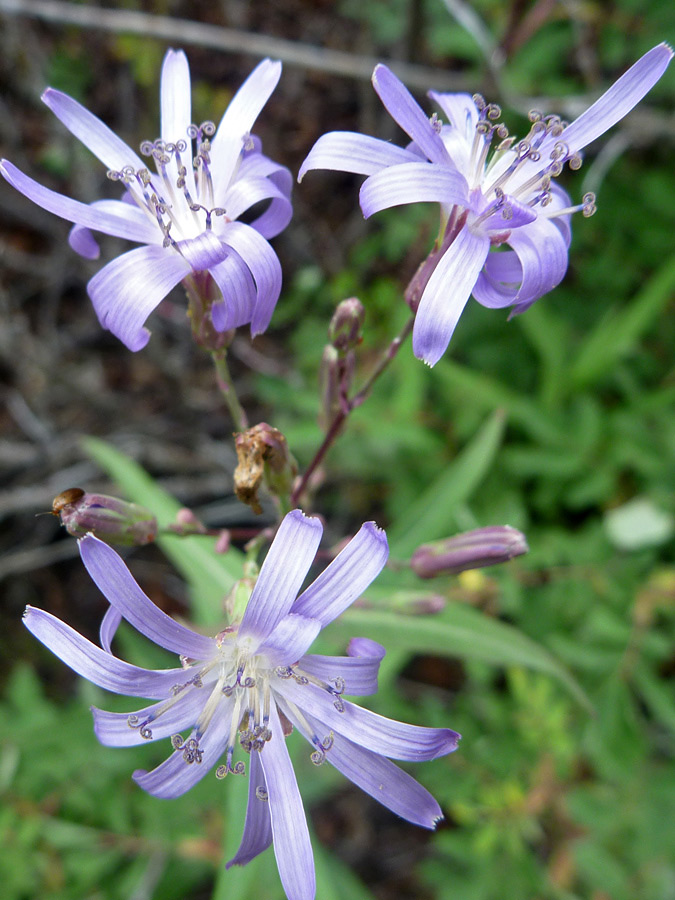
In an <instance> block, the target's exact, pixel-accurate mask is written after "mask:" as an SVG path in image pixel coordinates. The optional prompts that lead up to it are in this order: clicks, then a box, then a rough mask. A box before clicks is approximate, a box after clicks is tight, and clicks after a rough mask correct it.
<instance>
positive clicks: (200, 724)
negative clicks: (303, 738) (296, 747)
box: [127, 627, 346, 799]
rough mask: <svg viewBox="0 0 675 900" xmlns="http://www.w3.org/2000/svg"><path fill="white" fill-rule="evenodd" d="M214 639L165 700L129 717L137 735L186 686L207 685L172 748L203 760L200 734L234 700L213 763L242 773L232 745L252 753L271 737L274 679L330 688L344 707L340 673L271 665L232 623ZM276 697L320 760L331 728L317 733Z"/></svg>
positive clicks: (220, 770)
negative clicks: (186, 730) (327, 676)
mask: <svg viewBox="0 0 675 900" xmlns="http://www.w3.org/2000/svg"><path fill="white" fill-rule="evenodd" d="M216 643H217V647H218V652H217V654H216V655H214V657H213V658H212V659H210V660H208V661H206V662H203V663H195V662H191V661H188V660H186V659H183V664H184V665H185V666H186V667H188V668H192V667H194V668H196V669H198V670H197V671H196V674H195V675H194V676H193V677H192V678H190V679H189V680H188V681H186V682H185V683H183V684H177V685H174V687H173V688H172V689H171V696H170V697H169V698H168V699H167V700H166V701H165V702H164V703H162V704H161V705H159V706H158V707H157V708H156V709H155V710H154V711H153V712H152V713H151V714H149V715H148V716H146V717H145V718H144V719H143V720H142V721H141V720H140V718H139V717H138V716H137V715H133V714H132V715H130V716H129V717H128V719H127V721H128V724H129V727H130V728H136V729H139V733H140V735H141V737H143V738H144V739H146V740H152V737H153V735H152V727H151V726H152V724H153V722H156V721H157V719H158V718H159V717H160V716H162V715H163V714H164V713H166V712H167V711H168V710H169V709H171V708H172V707H173V706H174V705H175V704H176V703H177V702H178V701H179V700H180V699H182V698H184V697H185V695H186V692H188V691H195V690H200V691H204V693H205V694H206V693H207V690H208V696H206V697H205V702H204V705H203V706H202V708H201V711H200V713H199V715H198V717H197V720H196V722H195V724H194V727H193V730H192V734H191V735H190V737H189V738H188V739H184V738H183V737H182V735H180V734H174V735H172V737H171V744H172V746H173V748H174V750H179V751H182V755H183V760H184V761H185V763H186V764H188V765H192V764H193V763H197V764H199V763H201V762H202V759H203V752H204V751H203V749H202V747H201V741H202V738H203V736H204V734H205V733H206V730H207V728H208V727H209V725H210V723H211V721H212V719H213V717H214V715H215V713H216V712H217V710H218V709H219V707H220V705H221V704H222V703H223V702H224V701H225V700H229V701H230V702H231V703H232V704H233V705H232V715H231V720H230V729H229V733H228V737H227V744H226V747H225V750H224V756H225V762H224V763H222V764H221V765H219V766H218V767H217V768H216V770H215V775H216V778H225V777H226V776H227V775H228V774H230V773H231V774H235V775H244V774H245V772H246V767H245V764H244V763H243V762H236V763H235V762H234V752H235V749H236V746H237V744H239V746H240V747H241V748H242V749H243V750H244V751H245V752H246V753H248V754H251V753H252V752H254V751H256V752H261V751H262V750H263V749H264V747H265V744H266V743H267V742H268V741H269V740H271V738H272V731H271V729H270V704H271V703H272V702H273V701H274V700H275V698H274V685H275V682H276V681H277V680H281V681H286V680H288V679H293V680H294V681H295V682H296V684H299V685H303V686H304V685H313V686H314V687H318V688H320V689H321V690H322V691H325V692H326V693H327V694H328V696H329V697H330V700H331V702H332V704H333V706H334V707H335V709H336V710H337V711H338V712H339V713H342V712H344V711H345V703H344V700H343V699H342V695H343V694H344V691H345V687H346V685H345V681H344V679H343V678H341V677H339V676H336V677H335V678H333V679H331V680H330V681H329V682H326V681H323V680H322V679H320V678H318V677H316V676H315V675H312V674H311V673H308V672H304V671H303V670H302V669H301V668H299V667H298V666H297V665H293V666H276V667H271V666H270V665H269V663H268V661H267V659H266V658H265V657H264V655H262V654H256V655H250V654H249V651H248V648H247V647H245V646H242V643H241V642H239V643H238V642H237V633H236V628H232V627H230V628H227V629H225V630H224V631H222V632H221V633H220V634H219V635H218V637H217V638H216ZM280 702H281V703H282V705H284V706H285V707H286V708H287V709H288V710H289V714H290V715H292V717H293V719H294V721H295V722H297V723H298V725H299V727H300V728H301V729H302V730H303V731H304V733H305V734H306V735H307V736H308V737H309V738H310V740H311V741H312V743H313V744H314V747H315V749H314V751H313V752H312V753H311V756H310V758H311V760H312V762H313V763H314V764H315V765H317V766H318V765H321V764H322V763H323V762H324V760H325V759H326V753H327V751H329V750H330V748H331V747H332V746H333V741H334V736H333V732H330V734H328V735H327V736H323V737H320V736H319V735H318V734H316V732H315V731H314V729H313V728H312V727H311V726H310V724H309V723H308V722H307V720H306V718H305V717H304V716H303V714H302V712H301V711H300V709H299V708H298V707H297V706H296V704H295V703H293V702H292V701H290V700H289V699H288V698H286V697H283V698H282V699H280ZM279 712H280V715H281V718H282V722H286V721H287V720H286V718H285V716H284V715H283V713H282V712H281V711H279ZM287 724H288V730H287V729H286V727H284V733H285V734H289V733H290V730H292V726H291V725H290V723H288V722H287ZM261 799H262V798H261Z"/></svg>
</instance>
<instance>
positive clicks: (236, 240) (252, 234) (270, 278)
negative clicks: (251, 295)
mask: <svg viewBox="0 0 675 900" xmlns="http://www.w3.org/2000/svg"><path fill="white" fill-rule="evenodd" d="M222 239H223V241H224V242H225V243H226V244H227V245H228V246H229V247H232V249H233V250H234V251H236V252H237V253H238V254H239V256H241V258H242V259H243V260H244V262H245V263H246V265H247V266H248V267H249V269H250V270H251V274H252V275H253V278H254V280H255V283H256V290H257V298H256V304H255V309H254V311H253V317H252V319H251V334H252V336H253V337H255V335H256V334H261V333H262V332H263V331H264V330H265V329H266V328H267V326H268V325H269V322H270V319H271V318H272V313H273V312H274V307H275V306H276V302H277V300H278V299H279V294H280V293H281V264H280V263H279V259H278V257H277V255H276V253H275V252H274V250H272V248H271V247H270V245H269V244H268V243H267V241H266V240H265V238H263V237H262V236H261V235H260V234H258V232H257V231H255V230H254V229H253V228H251V226H250V225H244V224H242V223H241V222H230V223H229V224H228V225H227V227H226V229H225V230H224V231H223V234H222Z"/></svg>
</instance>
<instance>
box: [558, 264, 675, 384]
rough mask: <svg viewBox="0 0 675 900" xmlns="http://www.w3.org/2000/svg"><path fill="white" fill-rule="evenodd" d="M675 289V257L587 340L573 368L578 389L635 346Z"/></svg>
mask: <svg viewBox="0 0 675 900" xmlns="http://www.w3.org/2000/svg"><path fill="white" fill-rule="evenodd" d="M673 290H675V256H671V257H669V258H668V259H667V261H666V262H665V263H664V265H663V266H662V267H661V268H660V269H659V270H658V271H657V272H656V273H655V274H654V275H653V276H652V277H651V278H650V279H649V281H648V282H647V283H646V285H645V286H644V287H643V288H642V290H641V291H640V292H639V293H638V295H637V296H636V297H635V299H634V300H633V301H632V303H631V304H630V305H629V306H628V307H627V308H626V309H623V310H621V311H620V312H618V313H615V314H614V315H613V316H610V317H607V318H605V319H603V321H601V322H600V323H599V324H598V325H597V326H596V328H595V329H594V330H593V331H592V332H591V334H590V335H589V336H588V338H587V339H586V342H585V343H584V345H583V346H582V348H581V351H580V352H579V355H578V356H577V359H576V361H575V363H574V365H573V366H572V369H571V371H570V376H569V377H570V384H571V385H572V386H573V387H574V388H579V387H585V386H587V385H590V384H593V383H594V382H595V381H597V380H598V379H599V378H602V376H603V375H605V374H606V373H607V372H609V371H611V370H612V369H613V368H614V367H615V366H616V364H617V363H618V362H619V360H620V359H621V358H622V357H624V356H626V354H628V353H629V352H630V351H631V350H632V349H634V348H635V346H636V344H637V342H638V340H639V338H640V337H641V336H642V335H643V334H644V333H645V331H647V329H648V328H649V327H650V326H651V325H652V324H653V323H654V322H655V320H656V318H657V317H658V316H659V314H660V313H661V312H662V311H663V309H664V307H665V305H666V304H667V303H668V301H669V300H670V298H671V297H672V293H673Z"/></svg>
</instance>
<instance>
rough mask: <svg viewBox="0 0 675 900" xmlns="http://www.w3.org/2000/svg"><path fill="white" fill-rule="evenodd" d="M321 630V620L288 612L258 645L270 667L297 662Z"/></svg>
mask: <svg viewBox="0 0 675 900" xmlns="http://www.w3.org/2000/svg"><path fill="white" fill-rule="evenodd" d="M320 631H321V622H318V621H317V620H316V619H306V618H305V617H304V616H296V615H294V614H293V613H290V614H289V615H287V616H284V618H283V619H282V620H281V621H280V622H279V624H278V625H277V626H276V628H275V629H274V631H273V632H272V634H270V635H269V636H268V637H267V638H266V639H265V640H264V641H263V643H262V644H261V645H260V647H258V649H257V651H256V652H257V653H259V654H260V655H261V656H264V657H265V658H266V660H267V664H268V665H269V667H270V668H274V667H275V666H288V665H292V664H293V663H295V662H297V661H298V660H299V659H300V657H301V656H304V654H305V653H306V652H307V651H308V650H309V648H310V647H311V646H312V644H313V643H314V641H315V640H316V638H317V635H318V634H319V632H320Z"/></svg>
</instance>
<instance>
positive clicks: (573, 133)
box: [547, 44, 673, 153]
mask: <svg viewBox="0 0 675 900" xmlns="http://www.w3.org/2000/svg"><path fill="white" fill-rule="evenodd" d="M672 58H673V51H672V50H671V48H670V47H669V46H668V44H658V45H657V46H656V47H652V49H651V50H649V51H648V52H647V53H645V55H644V56H642V57H641V58H640V59H639V60H638V61H637V62H636V63H634V64H633V65H632V66H631V67H630V69H628V71H627V72H625V73H624V74H623V75H622V76H621V77H620V78H619V79H618V80H617V81H615V82H614V84H613V85H612V86H611V87H610V88H609V90H607V91H605V93H604V94H603V95H602V96H601V97H600V98H599V99H598V100H596V101H595V103H593V104H592V105H591V106H589V107H588V109H587V110H585V111H584V112H583V113H582V114H581V115H580V116H579V117H578V118H577V119H575V120H574V122H572V124H571V125H568V126H567V128H565V130H564V131H563V133H562V134H561V135H560V137H559V138H558V139H557V140H559V141H562V142H563V143H565V144H567V146H568V147H569V150H570V152H571V153H575V152H576V151H578V150H581V149H583V148H584V147H586V146H587V145H588V144H590V143H591V141H594V140H595V139H596V138H597V137H600V135H601V134H604V132H605V131H607V130H608V129H609V128H611V127H612V125H615V124H616V123H617V122H618V121H620V120H621V119H623V117H624V116H625V115H627V114H628V113H629V112H630V111H631V109H633V107H634V106H636V105H637V104H638V103H639V102H640V100H642V98H643V97H644V96H645V95H646V94H647V93H648V92H649V91H650V90H651V89H652V88H653V87H654V85H655V84H656V82H657V81H658V80H659V78H661V76H662V75H663V73H664V72H665V71H666V69H667V68H668V65H669V63H670V61H671V59H672ZM547 146H548V145H547Z"/></svg>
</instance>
